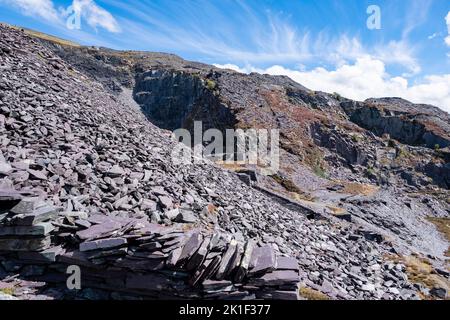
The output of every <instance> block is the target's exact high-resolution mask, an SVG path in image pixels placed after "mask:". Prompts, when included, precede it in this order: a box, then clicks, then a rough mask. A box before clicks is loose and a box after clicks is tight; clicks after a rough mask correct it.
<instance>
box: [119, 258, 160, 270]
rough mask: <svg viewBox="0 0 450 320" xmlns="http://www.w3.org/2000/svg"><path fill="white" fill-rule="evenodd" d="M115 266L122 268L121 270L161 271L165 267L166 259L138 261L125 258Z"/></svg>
mask: <svg viewBox="0 0 450 320" xmlns="http://www.w3.org/2000/svg"><path fill="white" fill-rule="evenodd" d="M114 266H116V267H120V268H127V269H129V270H131V271H144V272H148V271H159V270H162V269H164V267H165V259H164V258H161V259H144V260H137V259H129V258H124V259H121V260H118V261H116V262H115V263H114Z"/></svg>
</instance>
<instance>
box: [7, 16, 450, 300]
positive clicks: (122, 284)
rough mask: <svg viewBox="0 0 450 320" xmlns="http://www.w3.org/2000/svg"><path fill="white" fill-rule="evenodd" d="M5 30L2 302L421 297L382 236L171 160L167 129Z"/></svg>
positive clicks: (229, 175)
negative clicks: (71, 270) (306, 292)
mask: <svg viewBox="0 0 450 320" xmlns="http://www.w3.org/2000/svg"><path fill="white" fill-rule="evenodd" d="M0 35H1V37H0V71H1V73H0V299H15V298H18V299H74V298H82V299H304V297H302V295H301V292H302V290H301V289H302V288H309V289H311V290H315V291H318V292H321V293H323V294H325V295H326V296H328V297H329V298H330V299H419V298H420V294H419V293H420V292H421V289H422V288H418V287H417V286H416V285H415V284H414V283H412V282H411V281H410V280H409V279H408V275H407V273H406V267H405V265H403V264H402V263H401V262H393V261H391V260H388V259H386V256H389V255H395V254H396V247H395V244H393V243H391V242H389V241H385V238H384V237H383V236H381V235H380V234H379V233H377V232H376V231H373V230H367V229H366V228H362V227H361V226H360V225H356V224H353V223H349V222H348V221H344V220H341V219H333V218H329V217H327V218H325V219H323V217H322V218H320V217H319V218H311V217H310V216H308V214H305V211H304V210H297V209H296V208H297V207H295V206H294V207H287V206H286V205H283V204H282V203H280V202H278V201H274V198H273V197H271V196H270V194H267V193H265V192H262V191H260V190H257V189H255V188H252V186H251V185H249V183H245V182H243V181H242V180H241V179H240V177H239V175H237V174H236V173H233V172H230V171H226V170H224V169H223V168H221V167H219V166H218V165H216V164H213V163H210V162H208V161H204V162H201V163H196V164H192V165H182V166H180V165H175V164H173V163H172V162H171V160H170V159H171V153H172V150H173V148H174V147H175V146H176V141H174V140H173V139H172V136H171V133H170V132H168V131H165V130H162V129H160V128H158V127H156V126H155V125H153V124H152V123H151V122H149V121H148V117H147V115H146V114H144V113H143V111H142V109H141V108H140V107H139V106H138V105H136V104H132V103H127V102H126V101H124V100H123V96H121V95H120V94H114V93H112V92H111V91H110V90H109V89H110V88H109V89H108V88H106V87H105V83H103V80H104V79H101V80H102V81H100V80H99V79H95V78H94V77H92V75H91V74H89V73H88V72H86V71H85V70H82V68H80V67H79V66H78V65H77V63H74V62H73V61H72V60H71V57H67V58H65V59H63V58H62V57H61V56H59V55H56V54H55V52H54V51H53V50H50V49H49V47H48V44H45V43H44V42H42V41H41V40H39V39H36V38H33V37H30V36H28V35H26V34H25V33H24V32H22V31H20V30H16V29H12V28H10V27H8V26H4V25H0ZM166 58H167V63H172V62H173V63H174V64H176V63H177V61H178V60H177V59H175V58H173V57H171V56H168V57H165V58H164V59H166ZM174 61H175V62H174ZM189 68H194V69H195V68H200V65H197V64H191V65H190V67H189ZM201 68H203V66H201ZM91 71H92V70H91ZM122 76H123V77H118V79H119V78H122V79H125V80H126V79H128V78H127V76H126V75H122ZM125 80H124V81H123V83H119V84H117V83H116V84H115V87H120V86H123V85H124V84H125V82H126V81H125ZM124 92H125V89H124ZM210 98H211V99H214V98H213V96H210ZM205 101H206V100H205ZM208 101H209V100H208ZM230 121H231V120H230ZM355 201H357V200H355ZM71 265H76V266H79V267H80V268H81V279H82V280H81V281H82V289H81V290H76V291H73V290H69V289H68V288H67V287H66V280H67V277H68V275H67V274H66V271H67V268H68V267H69V266H71ZM447 278H448V275H447ZM433 293H434V294H435V295H439V296H440V297H442V296H444V297H445V296H446V294H447V293H446V291H445V288H435V290H434V291H433Z"/></svg>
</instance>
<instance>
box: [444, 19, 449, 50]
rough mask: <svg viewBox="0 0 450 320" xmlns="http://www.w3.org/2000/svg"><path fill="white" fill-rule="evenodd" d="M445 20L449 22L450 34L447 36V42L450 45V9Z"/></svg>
mask: <svg viewBox="0 0 450 320" xmlns="http://www.w3.org/2000/svg"><path fill="white" fill-rule="evenodd" d="M445 22H447V29H448V36H447V37H446V38H445V43H446V44H447V45H448V46H449V47H450V11H449V12H448V14H447V17H446V18H445Z"/></svg>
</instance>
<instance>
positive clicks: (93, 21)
mask: <svg viewBox="0 0 450 320" xmlns="http://www.w3.org/2000/svg"><path fill="white" fill-rule="evenodd" d="M72 6H73V9H74V11H75V12H80V13H81V17H82V18H84V19H85V20H86V21H87V23H88V24H89V25H90V26H91V27H93V28H97V27H102V28H104V29H106V30H108V31H109V32H120V31H121V28H120V26H119V24H118V23H117V21H116V19H115V18H114V17H113V16H112V14H111V13H109V12H108V11H106V10H105V9H103V8H101V7H99V6H98V5H97V4H96V3H95V2H94V1H93V0H74V1H73V3H72Z"/></svg>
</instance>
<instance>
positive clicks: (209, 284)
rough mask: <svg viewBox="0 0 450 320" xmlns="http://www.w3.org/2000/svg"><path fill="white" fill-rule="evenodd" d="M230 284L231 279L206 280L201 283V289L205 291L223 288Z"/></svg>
mask: <svg viewBox="0 0 450 320" xmlns="http://www.w3.org/2000/svg"><path fill="white" fill-rule="evenodd" d="M232 285H233V283H232V282H231V281H226V280H220V281H215V280H206V281H204V282H203V284H202V286H203V289H204V290H205V291H215V290H223V289H225V288H227V287H230V286H232Z"/></svg>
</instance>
